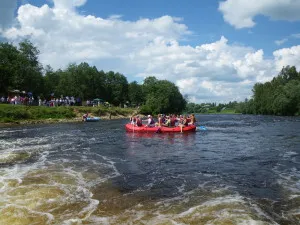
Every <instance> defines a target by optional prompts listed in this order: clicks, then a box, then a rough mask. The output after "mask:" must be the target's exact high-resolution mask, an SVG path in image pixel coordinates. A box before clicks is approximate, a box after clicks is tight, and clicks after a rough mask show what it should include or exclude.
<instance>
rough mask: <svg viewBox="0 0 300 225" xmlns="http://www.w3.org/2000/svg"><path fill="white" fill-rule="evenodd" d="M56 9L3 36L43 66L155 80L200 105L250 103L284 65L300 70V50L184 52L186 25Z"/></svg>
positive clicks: (26, 12) (25, 18)
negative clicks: (29, 50) (30, 47)
mask: <svg viewBox="0 0 300 225" xmlns="http://www.w3.org/2000/svg"><path fill="white" fill-rule="evenodd" d="M56 2H58V3H56ZM59 2H60V3H59ZM54 3H55V5H54V7H53V8H51V7H49V6H48V5H47V4H45V5H43V6H41V7H36V6H33V5H30V4H26V5H22V6H21V7H19V9H18V13H17V18H16V20H17V21H18V24H17V25H16V26H13V27H11V28H9V29H6V30H4V31H3V32H2V33H1V35H2V36H3V37H5V38H7V39H8V40H9V41H13V42H15V43H17V42H19V41H20V40H22V39H24V38H29V39H30V40H31V41H32V42H33V43H34V44H35V45H36V46H37V47H38V49H39V50H40V52H41V54H40V61H41V63H42V64H44V65H47V64H50V65H51V66H52V67H54V68H55V69H59V68H64V67H66V66H67V65H68V63H72V62H75V63H80V62H88V63H89V64H90V65H95V66H96V67H97V68H98V69H99V70H102V69H103V70H104V71H108V70H113V71H118V72H121V73H123V74H124V75H126V76H128V77H129V78H131V79H130V80H134V79H141V78H144V77H147V76H156V77H157V78H159V79H167V80H170V81H172V82H174V83H175V84H176V85H178V87H179V88H180V90H181V92H182V93H183V94H184V95H188V96H189V98H190V100H193V101H195V102H198V103H200V102H212V101H214V102H227V101H233V100H237V101H240V100H244V99H245V98H249V96H250V95H251V94H252V93H251V89H252V86H253V85H254V84H255V83H256V82H265V81H267V80H270V79H271V78H272V77H274V76H276V75H277V74H278V72H279V71H280V69H281V68H282V67H283V66H286V65H295V66H298V68H300V62H299V58H300V51H299V48H300V46H294V47H291V48H287V49H279V50H277V51H275V52H274V54H273V58H271V59H267V58H266V57H265V56H264V51H263V50H262V49H259V50H257V49H253V48H252V47H247V46H240V45H236V44H231V43H230V41H228V40H227V39H226V38H225V37H223V36H222V37H220V39H219V40H218V41H215V42H212V43H206V44H200V45H198V46H190V45H182V44H180V40H182V39H184V38H186V36H188V35H190V34H191V33H192V32H191V31H190V30H189V29H188V27H187V26H186V25H185V24H184V23H183V20H182V19H179V18H174V17H171V16H168V15H165V16H161V17H158V18H154V19H147V18H144V19H139V20H136V21H126V20H122V17H120V16H112V17H109V18H101V17H96V16H92V15H80V14H78V13H77V12H76V11H75V10H73V9H74V7H78V6H81V5H82V4H84V3H85V1H83V0H82V1H79V0H78V1H67V0H65V1H58V0H57V1H56V0H55V1H54Z"/></svg>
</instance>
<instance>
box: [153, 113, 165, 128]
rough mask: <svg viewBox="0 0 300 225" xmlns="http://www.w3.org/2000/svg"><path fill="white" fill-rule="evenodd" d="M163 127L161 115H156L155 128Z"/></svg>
mask: <svg viewBox="0 0 300 225" xmlns="http://www.w3.org/2000/svg"><path fill="white" fill-rule="evenodd" d="M162 125H163V115H162V114H158V117H157V123H155V126H156V127H161V126H162Z"/></svg>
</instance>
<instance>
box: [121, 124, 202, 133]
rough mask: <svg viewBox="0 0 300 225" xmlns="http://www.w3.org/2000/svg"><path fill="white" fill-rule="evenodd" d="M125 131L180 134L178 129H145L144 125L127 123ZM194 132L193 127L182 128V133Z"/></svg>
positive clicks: (194, 127)
mask: <svg viewBox="0 0 300 225" xmlns="http://www.w3.org/2000/svg"><path fill="white" fill-rule="evenodd" d="M125 128H126V131H129V132H142V133H148V132H149V133H150V132H152V133H166V132H181V130H180V127H146V126H145V125H143V126H141V127H137V126H133V125H132V124H130V123H128V124H126V125H125ZM191 131H196V126H195V125H189V126H186V127H183V128H182V132H191Z"/></svg>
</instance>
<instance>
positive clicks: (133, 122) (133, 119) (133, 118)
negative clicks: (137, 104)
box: [130, 115, 136, 125]
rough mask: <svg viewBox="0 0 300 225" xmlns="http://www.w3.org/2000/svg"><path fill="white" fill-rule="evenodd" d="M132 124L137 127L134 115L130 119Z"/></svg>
mask: <svg viewBox="0 0 300 225" xmlns="http://www.w3.org/2000/svg"><path fill="white" fill-rule="evenodd" d="M130 123H131V124H132V125H136V117H135V116H134V115H132V116H131V117H130Z"/></svg>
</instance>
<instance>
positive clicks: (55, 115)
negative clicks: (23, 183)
mask: <svg viewBox="0 0 300 225" xmlns="http://www.w3.org/2000/svg"><path fill="white" fill-rule="evenodd" d="M86 112H89V113H90V115H92V116H99V117H101V119H115V118H128V117H130V115H132V114H133V113H135V112H136V109H132V108H119V107H110V108H107V107H104V106H99V107H82V106H72V107H71V106H70V107H63V106H61V107H45V106H23V105H9V104H0V123H17V124H26V123H55V122H72V121H74V122H75V121H81V117H82V115H83V114H84V113H86Z"/></svg>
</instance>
